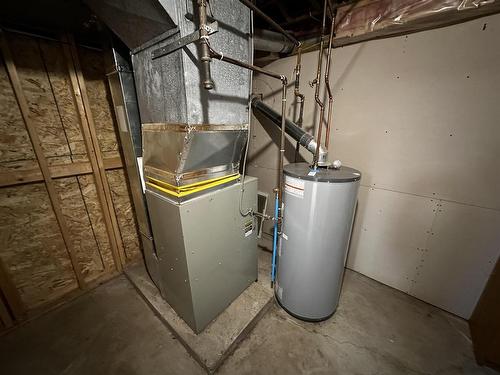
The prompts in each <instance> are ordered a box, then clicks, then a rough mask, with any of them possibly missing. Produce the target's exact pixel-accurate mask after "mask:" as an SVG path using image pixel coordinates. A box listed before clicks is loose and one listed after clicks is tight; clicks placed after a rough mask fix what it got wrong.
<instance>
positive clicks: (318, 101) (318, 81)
mask: <svg viewBox="0 0 500 375" xmlns="http://www.w3.org/2000/svg"><path fill="white" fill-rule="evenodd" d="M327 4H328V0H325V5H324V7H323V23H322V26H321V42H320V44H319V51H318V67H317V69H316V78H315V79H314V81H313V82H312V84H314V85H316V90H315V92H314V100H315V101H316V104H318V106H319V108H320V111H319V125H318V136H317V139H316V142H317V144H318V146H319V145H321V131H322V128H323V116H324V114H325V105H324V103H323V102H322V101H321V99H320V98H319V90H320V88H321V68H322V65H323V44H324V42H323V35H324V34H325V28H326V7H327ZM318 157H319V147H318V148H317V149H316V153H315V154H314V157H313V166H314V168H315V169H316V168H317V167H318Z"/></svg>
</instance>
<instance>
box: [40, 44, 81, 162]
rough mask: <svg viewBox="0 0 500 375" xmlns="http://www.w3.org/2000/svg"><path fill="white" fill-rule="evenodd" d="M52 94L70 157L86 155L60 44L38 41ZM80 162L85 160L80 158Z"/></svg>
mask: <svg viewBox="0 0 500 375" xmlns="http://www.w3.org/2000/svg"><path fill="white" fill-rule="evenodd" d="M39 44H40V50H41V55H42V58H43V60H44V63H45V68H46V70H47V75H48V79H49V81H50V84H51V86H52V93H53V96H54V100H55V104H56V105H57V110H58V113H59V117H60V121H61V122H62V125H63V127H64V131H65V135H66V139H67V141H68V143H69V147H70V150H71V154H72V155H86V154H87V151H86V148H85V142H84V140H83V135H82V131H81V128H80V122H79V116H78V113H77V109H76V106H75V102H74V99H73V93H72V89H71V81H70V77H69V73H68V68H67V62H66V59H65V56H64V52H63V50H62V48H61V44H60V43H56V42H49V41H44V40H41V41H39ZM80 160H86V156H85V158H83V159H82V158H80Z"/></svg>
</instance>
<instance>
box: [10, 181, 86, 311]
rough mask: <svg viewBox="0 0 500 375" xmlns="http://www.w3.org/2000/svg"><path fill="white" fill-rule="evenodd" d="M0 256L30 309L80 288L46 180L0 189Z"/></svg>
mask: <svg viewBox="0 0 500 375" xmlns="http://www.w3.org/2000/svg"><path fill="white" fill-rule="evenodd" d="M0 230H1V231H2V232H3V234H4V235H5V238H6V239H7V240H6V243H3V244H2V246H1V247H0V258H1V259H2V261H3V262H4V264H5V266H6V268H7V272H8V273H9V275H10V276H11V278H12V281H13V283H14V285H16V287H17V289H18V290H19V293H20V294H21V299H22V300H23V302H24V303H25V304H26V306H27V307H28V308H35V307H37V306H39V305H42V304H44V303H46V302H49V301H51V300H54V299H57V298H59V297H60V296H62V295H63V294H66V293H67V292H69V291H70V290H72V289H75V288H77V287H78V286H77V283H76V279H75V275H74V272H73V269H72V266H71V262H70V259H69V256H68V253H67V251H66V248H65V246H64V242H63V238H62V236H61V233H60V232H59V226H58V224H57V220H56V218H55V215H54V212H53V211H52V206H51V203H50V200H49V197H48V195H47V190H46V189H45V185H44V184H43V183H34V184H29V185H21V186H16V187H12V188H2V189H0Z"/></svg>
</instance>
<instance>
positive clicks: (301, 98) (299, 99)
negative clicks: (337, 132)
mask: <svg viewBox="0 0 500 375" xmlns="http://www.w3.org/2000/svg"><path fill="white" fill-rule="evenodd" d="M301 59H302V48H301V46H300V45H299V48H298V50H297V63H296V64H295V69H294V71H295V88H294V90H293V91H294V95H295V100H296V103H297V104H298V106H299V115H298V118H297V121H295V123H296V124H297V125H298V126H299V127H302V122H303V121H304V101H305V99H306V98H305V96H304V94H302V93H301V92H300V70H301ZM299 150H300V143H299V142H297V145H296V147H295V162H297V160H298V158H299Z"/></svg>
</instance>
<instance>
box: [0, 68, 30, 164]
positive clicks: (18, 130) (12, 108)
mask: <svg viewBox="0 0 500 375" xmlns="http://www.w3.org/2000/svg"><path fill="white" fill-rule="evenodd" d="M0 113H1V116H0V168H2V169H3V168H9V167H10V165H9V163H10V162H16V161H18V160H26V159H31V161H32V162H31V167H32V166H33V163H35V166H34V167H35V168H36V167H38V163H37V161H36V158H35V154H34V153H33V149H32V147H31V142H30V139H29V136H28V132H27V131H26V128H25V126H24V122H23V119H22V117H21V112H20V111H19V107H18V105H17V101H16V97H15V96H14V92H13V90H12V86H11V84H10V80H9V77H8V76H7V72H6V70H5V65H4V62H3V59H1V58H0ZM13 166H14V167H15V168H16V169H24V165H22V163H21V164H16V165H13ZM26 169H30V167H28V168H26Z"/></svg>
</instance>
